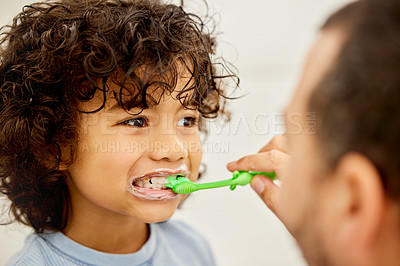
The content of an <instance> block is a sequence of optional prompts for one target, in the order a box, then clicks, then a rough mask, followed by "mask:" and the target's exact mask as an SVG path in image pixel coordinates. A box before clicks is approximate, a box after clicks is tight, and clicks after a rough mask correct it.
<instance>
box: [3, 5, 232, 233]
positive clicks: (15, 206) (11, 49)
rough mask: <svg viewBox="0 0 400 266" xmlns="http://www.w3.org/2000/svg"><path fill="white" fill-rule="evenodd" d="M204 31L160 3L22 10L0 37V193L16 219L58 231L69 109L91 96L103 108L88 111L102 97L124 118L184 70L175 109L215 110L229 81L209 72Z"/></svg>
mask: <svg viewBox="0 0 400 266" xmlns="http://www.w3.org/2000/svg"><path fill="white" fill-rule="evenodd" d="M210 34H211V33H210V32H207V27H206V25H205V24H204V23H203V21H202V20H201V19H200V18H199V17H198V16H196V15H193V14H190V13H186V12H185V11H184V9H183V7H182V6H176V5H172V4H165V3H163V2H161V0H56V1H50V2H42V3H35V4H32V5H29V6H25V7H24V8H23V11H22V12H21V13H20V14H18V15H17V16H16V17H15V18H14V20H13V23H12V25H9V26H6V27H4V28H3V29H2V38H1V40H0V41H1V45H2V46H1V48H2V49H1V53H0V60H1V62H0V64H1V65H0V191H1V193H3V194H5V195H6V196H7V197H8V198H9V199H10V200H11V206H10V211H11V213H12V214H13V216H14V218H15V220H17V221H19V222H22V223H24V224H26V225H30V226H32V227H33V228H34V229H35V231H36V232H42V231H43V230H44V229H49V230H62V229H63V228H65V226H66V221H67V217H68V211H69V209H70V199H69V193H68V188H67V186H66V183H65V179H66V174H65V173H64V172H62V171H59V170H58V169H59V165H60V164H61V163H63V164H67V165H68V164H70V163H72V162H73V160H74V154H75V150H76V144H77V142H78V139H79V136H78V130H77V128H78V122H79V117H80V115H81V114H82V112H81V111H80V110H79V108H78V107H79V105H78V104H79V102H82V101H89V100H91V99H92V98H93V96H94V95H95V93H96V92H100V93H102V94H103V95H104V102H103V104H102V105H101V106H99V108H97V109H96V110H90V111H91V112H96V111H99V110H101V109H102V108H103V107H104V106H105V102H106V100H107V97H108V98H109V96H110V95H112V96H113V97H114V98H115V99H116V100H117V102H118V103H119V104H120V105H121V107H123V108H124V109H125V110H126V111H127V112H129V110H130V109H132V108H133V107H141V108H146V107H147V106H148V101H149V99H150V100H154V101H156V102H157V101H158V100H159V99H154V97H153V98H152V97H149V95H150V94H151V93H150V90H149V91H148V88H151V89H152V88H155V87H156V88H157V91H158V92H159V93H158V94H159V95H162V94H163V93H164V92H171V91H172V90H173V89H174V88H175V85H176V83H177V80H178V79H179V77H180V76H179V75H180V74H182V71H183V70H182V69H186V70H187V71H188V73H190V75H191V80H190V81H189V82H188V83H187V84H186V86H185V88H184V89H183V91H182V92H180V93H179V100H180V101H181V103H182V104H183V105H184V106H189V105H190V108H192V106H195V107H196V108H197V110H198V111H199V112H200V113H201V115H202V117H205V118H208V117H215V116H217V114H219V113H220V112H222V111H223V109H224V108H223V103H224V99H225V98H224V92H223V88H222V87H221V86H222V83H223V82H221V81H222V80H223V79H224V78H226V77H229V78H235V76H234V75H228V76H222V75H219V74H217V71H216V67H215V65H216V63H215V62H214V61H213V60H212V54H213V49H214V41H213V37H212V36H211V35H210ZM219 65H220V66H221V64H219ZM222 66H223V65H222ZM110 81H112V82H114V83H116V84H119V85H120V88H119V90H118V91H110V90H109V88H108V86H107V84H108V83H107V82H110ZM160 92H161V93H160ZM160 97H161V96H160ZM86 111H87V110H86Z"/></svg>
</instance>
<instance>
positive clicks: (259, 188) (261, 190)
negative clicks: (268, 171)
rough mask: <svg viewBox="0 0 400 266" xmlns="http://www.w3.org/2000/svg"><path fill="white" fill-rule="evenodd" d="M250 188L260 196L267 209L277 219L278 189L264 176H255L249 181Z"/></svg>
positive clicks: (278, 215)
mask: <svg viewBox="0 0 400 266" xmlns="http://www.w3.org/2000/svg"><path fill="white" fill-rule="evenodd" d="M250 184H251V187H252V188H253V189H254V191H255V192H256V193H257V194H258V196H260V198H261V199H262V201H264V203H265V204H266V205H267V206H268V208H269V209H270V210H271V211H272V212H273V213H274V214H275V215H276V216H277V217H278V218H280V214H279V193H280V188H279V187H278V186H277V185H275V184H274V183H273V182H272V181H271V180H270V179H268V178H266V177H265V176H255V177H254V178H253V180H252V181H251V183H250Z"/></svg>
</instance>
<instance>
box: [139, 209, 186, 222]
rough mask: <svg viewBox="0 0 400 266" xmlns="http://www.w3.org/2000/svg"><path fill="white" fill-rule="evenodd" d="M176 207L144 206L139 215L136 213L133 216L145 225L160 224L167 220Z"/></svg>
mask: <svg viewBox="0 0 400 266" xmlns="http://www.w3.org/2000/svg"><path fill="white" fill-rule="evenodd" d="M177 207H178V204H170V205H169V206H168V205H167V206H165V205H163V204H161V205H153V206H146V207H145V208H143V209H142V210H140V212H139V213H136V215H135V216H136V217H137V218H139V219H141V220H142V221H144V222H145V223H160V222H164V221H166V220H168V219H169V218H170V217H171V216H172V215H173V214H174V212H175V210H176V208H177ZM138 216H140V217H138Z"/></svg>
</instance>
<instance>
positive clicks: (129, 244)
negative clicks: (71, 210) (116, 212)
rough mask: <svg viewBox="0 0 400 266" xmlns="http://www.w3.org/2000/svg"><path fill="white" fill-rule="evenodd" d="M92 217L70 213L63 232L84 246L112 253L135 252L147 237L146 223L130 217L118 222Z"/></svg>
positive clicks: (147, 228)
mask: <svg viewBox="0 0 400 266" xmlns="http://www.w3.org/2000/svg"><path fill="white" fill-rule="evenodd" d="M93 218H94V217H89V216H86V217H81V216H79V217H74V215H73V214H71V215H70V219H68V223H67V227H66V228H65V229H64V230H63V233H64V234H65V235H66V236H68V237H69V238H71V239H72V240H74V241H76V242H78V243H80V244H82V245H84V246H86V247H89V248H92V249H95V250H98V251H101V252H106V253H113V254H128V253H133V252H136V251H138V250H139V249H140V248H141V247H142V246H143V245H144V244H145V243H146V241H147V239H148V237H149V227H148V225H147V224H146V223H144V222H143V221H139V220H136V219H132V217H129V218H128V217H127V218H126V220H125V221H124V220H123V221H121V220H119V221H118V222H116V220H115V219H107V217H102V219H101V221H100V222H99V219H93Z"/></svg>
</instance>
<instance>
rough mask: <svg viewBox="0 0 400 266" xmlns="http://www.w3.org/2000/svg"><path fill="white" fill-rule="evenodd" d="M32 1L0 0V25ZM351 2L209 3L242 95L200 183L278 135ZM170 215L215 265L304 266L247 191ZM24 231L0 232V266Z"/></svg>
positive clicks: (199, 197) (204, 195) (211, 140)
mask: <svg viewBox="0 0 400 266" xmlns="http://www.w3.org/2000/svg"><path fill="white" fill-rule="evenodd" d="M31 2H32V1H27V0H13V1H5V0H0V24H1V25H4V24H6V23H9V22H11V19H12V17H13V16H14V15H16V14H17V12H19V11H20V10H21V8H22V6H23V5H25V4H28V3H31ZM186 2H187V3H188V4H190V2H192V1H190V0H186ZM348 2H349V0H324V1H321V0H280V1H276V0H247V1H241V0H208V3H209V6H210V9H211V10H212V11H216V12H218V13H219V15H218V16H217V19H218V20H219V21H220V24H219V28H218V31H219V32H220V33H221V34H220V35H219V36H218V41H219V43H220V44H219V46H218V53H219V54H222V55H223V56H225V57H226V58H227V59H228V61H230V62H232V63H234V65H235V66H236V67H237V68H238V70H239V76H240V78H241V90H240V92H239V93H241V94H246V96H245V97H243V98H241V99H239V100H235V101H233V102H232V103H231V105H230V106H231V110H232V113H233V116H232V121H231V123H230V124H229V125H225V126H224V127H223V128H221V127H219V126H218V125H215V124H210V134H209V136H208V138H207V141H206V143H205V145H204V148H205V152H204V163H205V164H206V165H207V172H206V175H205V177H204V178H203V180H202V182H207V181H212V180H216V179H222V178H230V177H231V175H230V173H229V172H228V171H227V170H226V168H225V165H226V163H227V162H229V161H231V160H234V159H238V158H239V157H242V156H244V155H246V154H249V153H255V152H257V150H258V149H259V148H261V146H262V145H264V144H266V143H267V142H268V141H269V140H270V139H271V138H272V137H273V136H274V135H276V134H279V133H282V130H283V127H282V125H281V120H280V116H279V115H280V114H281V112H282V110H283V108H284V107H285V105H286V104H287V102H288V100H289V99H290V95H291V93H292V91H293V89H294V88H295V85H296V82H297V80H298V78H299V75H300V74H301V67H302V64H303V62H304V59H305V56H306V53H307V50H308V48H309V46H310V45H311V43H312V41H313V39H314V37H315V36H316V34H317V32H318V27H319V25H320V24H321V23H322V22H323V21H324V18H326V16H327V15H328V14H330V13H331V12H333V11H334V10H335V9H336V8H338V7H340V6H341V5H343V4H344V3H348ZM300 178H301V177H300ZM0 204H1V201H0ZM175 217H176V218H179V219H183V220H185V221H187V222H189V223H190V224H192V225H194V226H195V227H197V228H198V230H200V231H201V232H202V233H204V234H205V235H206V236H207V237H208V239H209V240H210V242H211V244H212V246H213V248H214V250H215V254H216V257H217V261H218V264H219V265H222V266H241V265H252V266H258V265H274V266H280V265H282V266H301V265H305V263H304V261H303V259H302V256H301V252H300V251H299V250H298V248H297V246H296V243H295V241H294V240H293V239H292V238H291V236H290V235H289V234H288V233H287V232H286V230H285V228H284V227H283V226H282V224H281V223H280V222H279V221H278V220H277V219H276V218H275V217H274V215H273V214H272V213H271V212H270V211H269V210H268V209H267V208H266V207H265V206H264V204H263V203H262V202H261V201H260V200H259V199H258V197H257V196H256V195H255V193H254V192H253V191H252V190H251V189H250V188H249V187H239V188H237V189H236V190H235V191H234V192H232V191H230V190H229V189H228V188H225V189H219V190H210V191H202V192H197V193H195V194H193V195H192V196H191V197H190V198H189V199H188V200H187V201H186V202H185V204H184V205H183V207H182V209H181V210H179V211H177V213H176V214H175ZM27 233H29V229H26V228H24V227H22V226H18V225H11V226H0V265H4V264H5V262H6V261H7V259H8V258H9V257H10V256H11V255H12V254H13V253H14V252H16V251H17V250H18V249H20V248H21V247H22V245H23V238H24V236H25V235H26V234H27Z"/></svg>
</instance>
